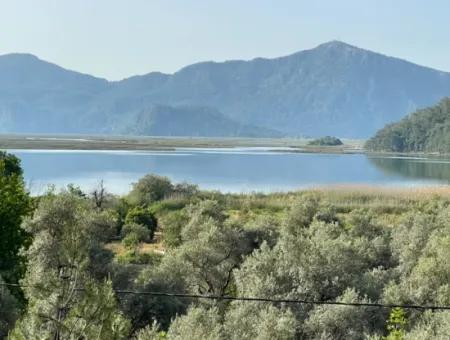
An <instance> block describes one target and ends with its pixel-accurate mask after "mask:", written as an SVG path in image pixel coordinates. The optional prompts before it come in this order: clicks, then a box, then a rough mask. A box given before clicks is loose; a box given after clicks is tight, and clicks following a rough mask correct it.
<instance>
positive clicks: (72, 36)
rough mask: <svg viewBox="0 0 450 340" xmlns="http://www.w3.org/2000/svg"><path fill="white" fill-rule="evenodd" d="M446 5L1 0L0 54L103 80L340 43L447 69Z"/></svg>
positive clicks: (417, 0) (444, 0) (387, 0)
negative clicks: (26, 55) (33, 57)
mask: <svg viewBox="0 0 450 340" xmlns="http://www.w3.org/2000/svg"><path fill="white" fill-rule="evenodd" d="M449 16H450V1H448V0H433V1H424V0H327V1H325V0H309V1H303V0H285V1H283V0H278V1H276V0H272V1H269V0H259V1H256V0H239V1H238V0H70V1H69V0H39V1H37V0H0V54H6V53H11V52H28V53H33V54H35V55H37V56H39V57H40V58H42V59H45V60H48V61H51V62H54V63H57V64H59V65H61V66H63V67H66V68H69V69H73V70H77V71H80V72H85V73H90V74H93V75H96V76H100V77H105V78H108V79H121V78H124V77H128V76H131V75H134V74H143V73H147V72H150V71H163V72H170V73H171V72H174V71H176V70H178V69H180V68H181V67H183V66H185V65H188V64H191V63H194V62H198V61H205V60H215V61H222V60H229V59H252V58H254V57H260V56H261V57H276V56H281V55H286V54H290V53H293V52H296V51H298V50H302V49H307V48H312V47H314V46H316V45H318V44H320V43H323V42H326V41H329V40H335V39H338V40H342V41H345V42H347V43H350V44H354V45H357V46H360V47H363V48H367V49H371V50H374V51H377V52H381V53H384V54H388V55H392V56H396V57H400V58H404V59H407V60H410V61H413V62H416V63H418V64H422V65H426V66H430V67H434V68H437V69H441V70H444V71H450V20H449Z"/></svg>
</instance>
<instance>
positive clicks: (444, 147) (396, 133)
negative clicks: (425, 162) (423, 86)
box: [366, 98, 450, 153]
mask: <svg viewBox="0 0 450 340" xmlns="http://www.w3.org/2000/svg"><path fill="white" fill-rule="evenodd" d="M366 149H368V150H370V151H390V152H441V153H448V152H450V98H445V99H443V100H442V101H441V102H440V103H439V104H437V105H435V106H432V107H429V108H426V109H422V110H418V111H416V112H414V113H412V114H411V115H409V116H408V117H405V118H404V119H402V120H401V121H399V122H397V123H393V124H389V125H387V126H385V127H384V128H383V129H381V130H379V131H378V132H377V133H376V135H375V136H374V137H372V138H371V139H369V140H368V141H367V143H366Z"/></svg>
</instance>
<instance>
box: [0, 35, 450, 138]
mask: <svg viewBox="0 0 450 340" xmlns="http://www.w3.org/2000/svg"><path fill="white" fill-rule="evenodd" d="M448 95H450V74H449V73H445V72H441V71H437V70H433V69H430V68H426V67H422V66H418V65H415V64H412V63H409V62H407V61H403V60H400V59H396V58H391V57H387V56H384V55H381V54H377V53H374V52H370V51H367V50H363V49H360V48H357V47H354V46H351V45H348V44H345V43H342V42H337V41H332V42H329V43H326V44H322V45H319V46H318V47H316V48H314V49H311V50H305V51H301V52H297V53H294V54H292V55H289V56H285V57H280V58H275V59H265V58H257V59H253V60H250V61H239V60H237V61H227V62H221V63H216V62H203V63H198V64H194V65H190V66H187V67H185V68H183V69H181V70H180V71H178V72H176V73H174V74H163V73H158V72H153V73H149V74H147V75H142V76H134V77H131V78H127V79H124V80H122V81H116V82H108V81H107V80H104V79H99V78H95V77H92V76H89V75H84V74H80V73H77V72H73V71H68V70H65V69H63V68H61V67H58V66H57V65H54V64H50V63H47V62H45V61H42V60H40V59H38V58H36V57H34V56H31V55H22V54H11V55H4V56H0V131H1V132H27V133H30V132H33V133H52V132H53V133H54V132H57V133H90V134H95V133H102V134H122V133H131V132H133V131H134V132H136V133H150V132H151V133H156V134H157V135H161V134H165V133H166V132H163V130H164V128H162V130H158V128H157V126H164V124H162V125H159V124H157V125H154V124H153V125H152V126H153V127H154V128H152V129H150V130H149V131H150V132H146V131H145V129H144V128H143V127H141V126H139V123H138V122H140V121H142V119H144V120H145V118H142V112H145V111H146V110H148V108H149V107H156V106H162V107H165V106H166V107H167V106H169V107H174V108H175V109H176V110H178V109H177V108H190V109H189V110H187V111H189V112H191V113H192V108H197V107H203V108H208V110H209V109H210V110H212V111H217V112H220V113H221V114H223V115H224V116H226V118H227V119H229V120H231V121H233V123H231V125H233V127H231V130H225V129H226V128H225V127H226V126H229V125H228V124H225V125H223V129H224V130H221V131H217V132H218V133H220V135H222V136H228V135H233V134H234V132H233V131H236V126H247V125H252V126H258V127H263V128H265V129H260V128H256V127H254V128H252V129H253V131H258V134H259V133H261V134H262V136H266V135H264V133H265V132H267V131H268V130H267V129H269V130H270V131H274V130H276V131H279V132H280V133H281V134H284V135H289V136H314V137H319V136H324V135H333V136H338V137H350V138H361V137H364V138H365V137H368V136H370V135H372V134H373V133H375V131H376V130H377V129H380V128H382V127H383V126H384V125H385V124H387V123H390V122H393V121H397V120H399V119H401V118H403V117H404V116H405V115H406V114H407V113H408V112H411V111H413V110H416V109H417V108H419V107H425V106H427V105H431V104H432V103H435V102H437V101H438V100H439V99H441V98H442V97H445V96H448ZM199 114H201V113H199ZM177 117H181V118H186V117H185V116H182V115H178V116H177ZM209 117H210V116H209ZM192 118H193V120H192V124H188V125H186V127H185V130H184V131H186V133H187V135H197V133H198V132H199V131H200V130H202V128H199V131H196V126H195V124H196V123H194V121H197V122H198V119H197V118H195V117H192ZM161 119H162V118H161ZM187 121H188V120H184V123H186V122H187ZM167 124H168V123H167ZM205 124H206V125H208V124H210V125H211V126H213V125H214V123H212V122H211V123H208V122H205ZM231 125H230V126H231ZM134 132H133V133H134ZM269 135H270V133H269Z"/></svg>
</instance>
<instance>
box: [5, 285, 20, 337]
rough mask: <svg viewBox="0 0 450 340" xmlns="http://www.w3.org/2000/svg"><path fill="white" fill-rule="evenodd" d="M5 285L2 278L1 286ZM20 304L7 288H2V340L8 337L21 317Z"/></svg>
mask: <svg viewBox="0 0 450 340" xmlns="http://www.w3.org/2000/svg"><path fill="white" fill-rule="evenodd" d="M2 283H5V282H4V281H3V279H2V278H1V276H0V284H2ZM19 307H20V306H19V303H18V301H17V299H16V298H15V297H14V296H13V295H12V294H11V292H10V291H9V289H8V288H7V287H6V286H0V339H3V338H5V337H6V335H8V331H9V330H10V329H11V328H12V327H13V326H14V323H15V321H16V320H17V319H18V317H19V315H20V314H19Z"/></svg>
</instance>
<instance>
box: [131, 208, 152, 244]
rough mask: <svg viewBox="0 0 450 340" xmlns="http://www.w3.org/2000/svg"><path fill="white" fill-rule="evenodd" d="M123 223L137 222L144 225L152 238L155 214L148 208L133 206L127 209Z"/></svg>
mask: <svg viewBox="0 0 450 340" xmlns="http://www.w3.org/2000/svg"><path fill="white" fill-rule="evenodd" d="M125 224H128V225H132V224H139V225H142V226H144V227H146V228H147V230H148V237H149V238H150V240H152V239H153V236H154V234H155V231H156V227H157V221H156V218H155V216H154V215H153V214H152V213H151V212H150V211H149V210H148V209H145V208H141V207H134V208H132V209H130V210H129V211H128V213H127V216H126V217H125Z"/></svg>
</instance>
